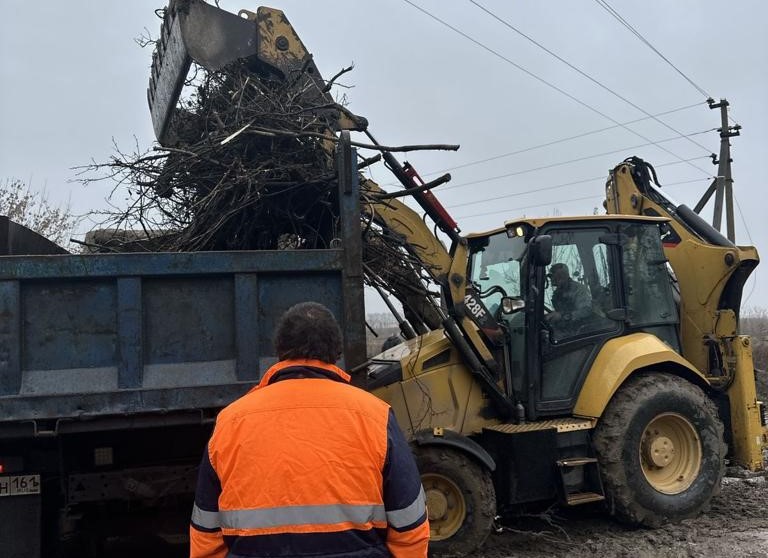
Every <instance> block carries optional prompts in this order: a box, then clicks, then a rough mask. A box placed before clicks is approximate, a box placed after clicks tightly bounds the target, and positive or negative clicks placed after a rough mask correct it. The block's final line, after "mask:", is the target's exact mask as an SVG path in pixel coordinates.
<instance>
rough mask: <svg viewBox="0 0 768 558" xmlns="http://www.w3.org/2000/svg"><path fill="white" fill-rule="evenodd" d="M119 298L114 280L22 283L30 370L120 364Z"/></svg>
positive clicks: (24, 345) (26, 359)
mask: <svg viewBox="0 0 768 558" xmlns="http://www.w3.org/2000/svg"><path fill="white" fill-rule="evenodd" d="M116 299H117V295H116V288H115V282H114V280H112V281H107V280H100V281H71V280H70V281H45V282H31V283H24V284H22V287H21V301H22V308H23V311H24V322H23V328H22V332H23V333H22V336H23V337H22V339H23V341H22V355H21V357H22V366H23V368H24V370H58V369H66V368H93V367H102V366H115V365H116V363H117V312H116V308H117V300H116ZM66 380H67V378H62V381H64V382H66Z"/></svg>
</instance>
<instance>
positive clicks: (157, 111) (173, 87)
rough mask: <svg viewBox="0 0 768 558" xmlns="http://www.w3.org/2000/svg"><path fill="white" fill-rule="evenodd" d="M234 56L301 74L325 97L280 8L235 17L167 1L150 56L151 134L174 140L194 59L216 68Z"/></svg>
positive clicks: (194, 1) (197, 3)
mask: <svg viewBox="0 0 768 558" xmlns="http://www.w3.org/2000/svg"><path fill="white" fill-rule="evenodd" d="M237 60H246V61H247V63H248V66H249V68H251V69H252V70H253V71H254V72H257V73H258V74H261V75H273V76H277V77H280V78H289V77H290V76H291V74H295V75H297V76H299V75H301V76H306V79H308V80H311V81H314V82H315V84H316V85H317V91H318V95H324V96H327V101H328V102H329V103H331V102H332V100H331V98H330V96H329V95H328V94H327V93H326V92H325V90H324V86H325V84H324V82H323V79H322V77H321V76H320V72H319V71H318V70H317V67H316V66H315V63H314V62H313V61H312V55H311V54H309V52H307V49H306V48H305V47H304V45H303V43H302V42H301V40H300V39H299V37H298V35H296V32H295V31H294V29H293V27H292V26H291V24H290V23H289V22H288V20H287V19H286V17H285V15H284V14H283V12H281V11H280V10H275V9H272V8H266V7H260V8H258V10H257V12H256V13H255V14H254V13H253V12H249V11H247V10H241V11H240V13H239V15H235V14H233V13H230V12H227V11H224V10H222V9H220V8H217V7H215V6H211V5H209V4H206V3H205V2H203V1H202V0H171V1H170V3H169V5H168V7H167V8H166V10H165V17H164V18H163V25H162V29H161V31H160V38H159V40H158V41H157V45H156V50H155V53H154V55H153V59H152V73H151V75H150V78H149V88H148V89H147V100H148V101H149V110H150V113H151V114H152V124H153V126H154V129H155V136H156V137H157V140H158V141H159V142H160V143H161V144H162V145H171V144H173V143H174V141H175V140H174V137H173V130H172V126H171V121H172V117H173V114H174V111H175V109H176V104H177V102H178V100H179V96H180V95H181V90H182V88H183V86H184V81H185V80H186V78H187V74H188V73H189V68H190V65H191V63H192V62H193V61H194V62H196V63H197V64H199V65H200V66H202V67H204V68H206V69H208V70H219V69H222V68H224V67H225V66H227V65H228V64H231V63H232V62H235V61H237Z"/></svg>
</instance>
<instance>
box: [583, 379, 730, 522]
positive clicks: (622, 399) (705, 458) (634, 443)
mask: <svg viewBox="0 0 768 558" xmlns="http://www.w3.org/2000/svg"><path fill="white" fill-rule="evenodd" d="M664 413H675V414H677V415H680V416H682V417H684V418H685V419H686V420H687V421H688V422H689V423H690V424H691V425H692V426H693V428H694V429H695V430H696V434H697V436H698V438H699V442H700V444H701V465H700V468H699V472H698V475H697V476H696V478H695V479H694V480H693V482H692V484H691V485H690V486H689V487H688V488H687V489H685V490H683V491H682V492H680V493H678V494H665V493H662V492H660V491H658V490H656V489H655V488H654V487H653V486H652V485H651V484H650V483H649V482H648V480H647V479H646V477H645V474H644V472H643V470H642V465H641V456H640V453H641V452H640V447H641V436H642V434H643V432H644V431H645V428H646V426H647V425H648V424H650V423H651V421H653V420H654V418H656V417H658V416H659V415H661V414H664ZM593 442H594V446H595V451H596V453H597V458H598V461H599V463H600V470H601V474H602V478H603V484H604V488H605V494H606V500H607V503H608V507H609V511H610V512H611V513H612V514H614V515H615V516H616V517H617V518H618V519H619V520H621V521H623V522H625V523H628V524H631V525H640V526H646V527H659V526H661V525H663V524H664V523H668V522H671V523H674V522H677V521H680V520H683V519H687V518H690V517H695V516H697V515H698V514H699V513H701V512H702V511H704V510H705V509H707V507H708V506H709V503H710V500H711V499H712V497H713V496H715V495H716V494H717V493H718V492H719V491H720V481H721V479H722V477H723V472H724V470H725V454H726V446H725V444H724V443H723V424H722V422H721V421H720V419H719V418H718V415H717V410H716V408H715V405H714V404H713V403H712V401H711V400H710V399H709V398H708V397H707V396H706V395H705V394H704V392H703V391H702V390H701V389H700V388H699V387H698V386H696V385H694V384H692V383H691V382H689V381H687V380H685V379H683V378H679V377H677V376H672V375H670V374H664V373H655V372H652V373H644V374H642V375H639V376H637V377H634V378H630V379H629V380H628V381H627V382H626V384H625V385H624V386H622V387H621V388H620V389H619V391H618V392H617V393H616V394H615V395H614V396H613V398H612V399H611V401H610V403H609V404H608V407H607V409H606V411H605V413H604V414H603V416H602V417H601V418H600V420H599V422H598V424H597V428H596V429H595V435H594V440H593Z"/></svg>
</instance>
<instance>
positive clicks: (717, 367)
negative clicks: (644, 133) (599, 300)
mask: <svg viewBox="0 0 768 558" xmlns="http://www.w3.org/2000/svg"><path fill="white" fill-rule="evenodd" d="M606 209H607V211H608V213H613V214H624V215H648V216H661V217H667V218H669V220H670V221H669V230H668V231H667V233H666V235H665V237H664V252H665V255H666V257H667V259H668V261H669V265H670V266H671V268H672V270H673V272H674V275H675V278H676V281H677V284H678V287H679V291H680V337H681V339H680V341H681V346H682V353H683V356H684V357H685V358H686V359H687V360H688V361H689V362H691V363H692V364H693V365H694V366H696V368H698V369H699V370H701V371H702V372H703V373H704V375H705V376H706V377H707V379H708V380H709V382H710V383H711V385H712V387H713V388H715V389H719V390H722V391H724V392H726V393H727V394H728V398H729V400H730V403H731V404H730V407H731V417H730V419H731V421H730V422H731V426H732V431H733V440H732V441H733V446H734V448H733V450H734V456H735V458H736V460H737V461H738V462H740V463H742V464H743V465H745V466H746V467H748V468H750V469H753V470H758V469H761V468H762V463H763V458H762V455H761V441H760V440H761V439H762V440H764V442H762V443H765V444H768V428H763V427H762V426H761V419H760V408H759V404H758V402H757V394H756V390H755V377H754V364H753V361H752V349H751V346H750V345H751V343H750V338H749V337H748V336H744V335H739V326H738V320H739V309H740V306H741V297H742V291H743V288H744V284H745V282H746V281H747V279H748V278H749V276H750V274H751V273H752V271H753V270H754V269H755V267H756V266H757V264H758V263H759V261H760V260H759V257H758V254H757V249H756V248H755V247H754V246H737V245H735V244H734V243H733V242H731V241H730V240H728V239H727V238H726V237H724V236H723V235H722V234H720V232H719V231H717V230H716V229H715V228H714V227H712V226H711V225H709V223H707V222H706V221H704V220H703V219H702V218H701V217H699V215H698V214H697V213H695V212H694V211H693V210H692V209H690V208H689V207H687V206H686V205H682V204H676V203H674V202H672V201H671V200H670V198H669V197H668V196H667V195H666V194H664V193H663V192H662V191H661V189H660V188H659V187H658V181H657V179H656V173H655V171H654V169H653V167H651V165H649V164H648V163H646V162H645V161H643V160H642V159H639V158H637V157H633V158H631V159H627V160H626V161H624V162H623V163H622V164H620V165H619V166H617V167H616V168H615V169H613V171H611V174H610V176H609V178H608V182H607V184H606ZM755 441H757V443H756V442H755Z"/></svg>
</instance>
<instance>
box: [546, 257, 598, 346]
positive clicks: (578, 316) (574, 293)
mask: <svg viewBox="0 0 768 558" xmlns="http://www.w3.org/2000/svg"><path fill="white" fill-rule="evenodd" d="M547 276H548V277H549V278H550V281H551V282H552V286H553V287H554V288H555V291H554V293H553V294H552V307H553V308H554V310H553V311H552V312H550V313H549V314H547V316H546V320H547V322H549V324H550V325H552V327H553V328H555V330H557V331H559V332H575V331H576V330H577V329H578V327H579V326H580V325H581V324H582V323H583V322H584V321H585V320H587V319H589V317H590V316H591V315H592V296H591V295H590V293H589V289H588V288H587V286H586V285H583V284H581V283H579V282H578V281H574V280H573V278H572V277H571V273H570V270H569V269H568V266H567V265H566V264H564V263H555V264H552V266H551V267H550V268H549V273H548V274H547Z"/></svg>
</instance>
